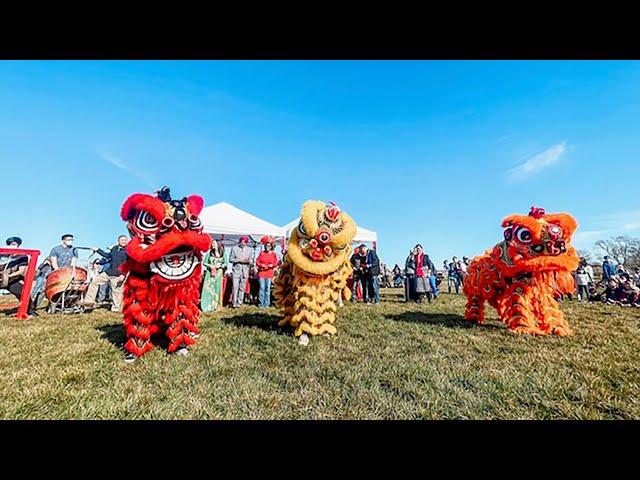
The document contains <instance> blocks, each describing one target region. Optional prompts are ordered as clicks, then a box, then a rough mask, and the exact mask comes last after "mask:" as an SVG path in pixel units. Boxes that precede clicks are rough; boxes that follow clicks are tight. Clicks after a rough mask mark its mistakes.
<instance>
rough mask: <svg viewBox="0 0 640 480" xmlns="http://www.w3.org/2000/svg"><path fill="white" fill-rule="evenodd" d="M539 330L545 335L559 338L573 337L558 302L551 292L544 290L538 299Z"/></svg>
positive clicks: (547, 289)
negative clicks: (553, 335) (551, 334)
mask: <svg viewBox="0 0 640 480" xmlns="http://www.w3.org/2000/svg"><path fill="white" fill-rule="evenodd" d="M538 301H539V306H538V308H539V310H540V317H539V328H540V329H541V330H544V331H545V332H546V333H553V334H555V335H559V336H561V337H566V336H571V335H573V331H572V330H571V328H570V327H569V323H568V322H567V321H566V320H565V318H564V314H563V313H562V311H561V310H560V307H559V305H558V302H556V299H555V298H553V290H552V289H551V288H545V289H544V290H543V291H542V292H541V295H540V298H539V300H538Z"/></svg>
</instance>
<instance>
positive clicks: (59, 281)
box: [44, 267, 88, 301]
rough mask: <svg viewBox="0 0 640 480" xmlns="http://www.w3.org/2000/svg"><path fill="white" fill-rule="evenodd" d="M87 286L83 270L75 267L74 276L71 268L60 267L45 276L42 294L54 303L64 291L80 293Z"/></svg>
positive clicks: (85, 272)
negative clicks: (45, 280)
mask: <svg viewBox="0 0 640 480" xmlns="http://www.w3.org/2000/svg"><path fill="white" fill-rule="evenodd" d="M87 286H88V284H87V271H86V270H85V269H84V268H80V267H76V268H75V276H74V269H73V268H72V267H62V268H59V269H58V270H55V271H53V272H51V273H50V274H49V275H48V276H47V282H46V284H45V287H44V294H45V295H46V297H47V298H48V299H49V301H56V299H57V297H58V295H59V294H61V293H62V292H64V291H65V290H66V292H67V293H71V292H73V293H82V292H84V291H85V290H86V289H87Z"/></svg>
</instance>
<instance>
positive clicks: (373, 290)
mask: <svg viewBox="0 0 640 480" xmlns="http://www.w3.org/2000/svg"><path fill="white" fill-rule="evenodd" d="M360 268H361V269H362V298H363V299H364V301H365V303H379V302H380V283H379V282H378V275H380V259H379V258H378V255H377V254H376V252H375V251H374V250H370V249H369V247H367V246H366V245H365V244H364V243H363V244H362V245H360Z"/></svg>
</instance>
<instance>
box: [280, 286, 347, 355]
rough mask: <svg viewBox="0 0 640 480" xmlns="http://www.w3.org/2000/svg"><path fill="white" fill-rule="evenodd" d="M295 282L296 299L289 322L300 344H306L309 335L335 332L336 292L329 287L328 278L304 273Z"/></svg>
mask: <svg viewBox="0 0 640 480" xmlns="http://www.w3.org/2000/svg"><path fill="white" fill-rule="evenodd" d="M295 283H296V286H295V289H296V300H295V304H294V306H293V315H292V317H291V321H290V324H291V326H293V327H294V328H295V331H294V336H295V337H296V338H297V339H298V341H299V342H300V344H302V345H307V344H308V343H309V336H315V335H323V334H329V335H333V334H335V333H336V332H337V330H336V327H334V326H333V323H334V322H335V319H336V312H337V309H338V307H337V305H336V301H337V299H338V292H336V291H334V290H332V289H331V288H330V286H329V283H330V280H329V279H326V278H324V279H323V278H316V277H309V276H306V275H305V276H303V277H302V278H296V279H295Z"/></svg>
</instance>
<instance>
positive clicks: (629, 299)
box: [618, 279, 640, 305]
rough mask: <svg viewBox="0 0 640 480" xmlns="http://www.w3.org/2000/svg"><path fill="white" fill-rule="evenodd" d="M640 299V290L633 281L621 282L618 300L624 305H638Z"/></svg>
mask: <svg viewBox="0 0 640 480" xmlns="http://www.w3.org/2000/svg"><path fill="white" fill-rule="evenodd" d="M639 298H640V288H638V287H637V286H635V285H634V283H633V281H632V280H631V279H627V280H625V281H624V282H621V285H620V287H619V293H618V299H619V301H620V303H621V304H622V305H636V304H637V303H638V299H639Z"/></svg>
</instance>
